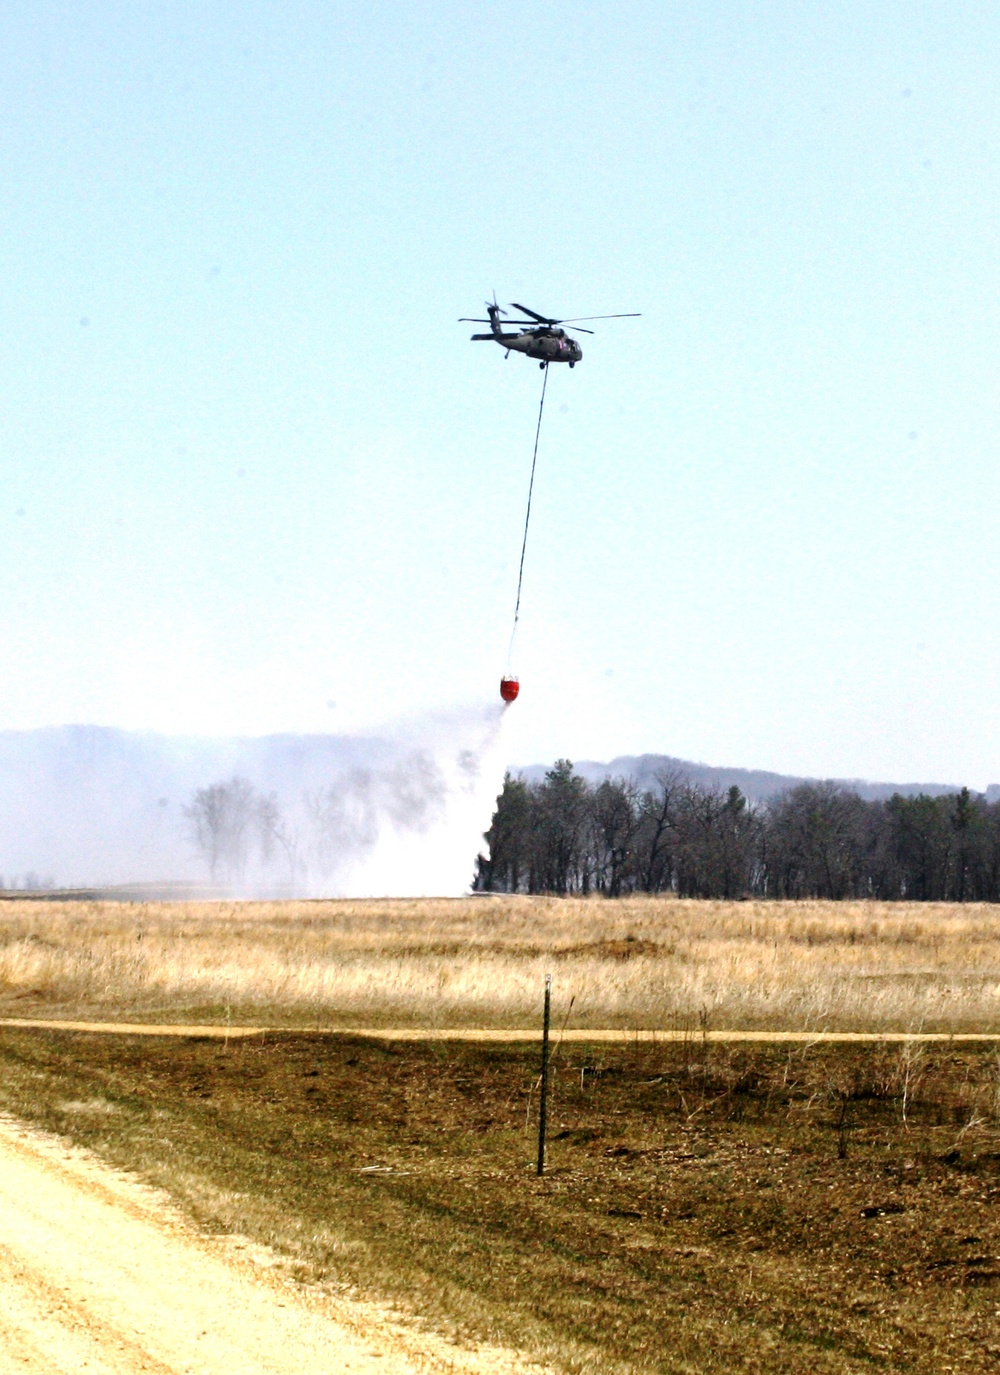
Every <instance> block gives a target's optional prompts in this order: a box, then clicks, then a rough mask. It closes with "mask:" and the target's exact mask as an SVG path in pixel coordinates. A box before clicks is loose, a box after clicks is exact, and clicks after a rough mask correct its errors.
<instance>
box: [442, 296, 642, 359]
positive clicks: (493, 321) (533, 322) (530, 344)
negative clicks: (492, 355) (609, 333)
mask: <svg viewBox="0 0 1000 1375" xmlns="http://www.w3.org/2000/svg"><path fill="white" fill-rule="evenodd" d="M511 306H512V308H513V309H514V310H519V311H521V312H522V314H524V315H529V316H530V317H531V318H530V319H528V320H504V321H503V324H506V325H524V326H526V328H524V329H520V330H519V331H518V332H517V334H505V333H504V331H503V327H502V325H501V321H500V316H501V315H506V314H507V312H506V311H505V310H501V309H500V307H499V306H498V305H497V303H496V301H495V300H494V301H493V304H492V305H491V304H490V302H489V301H487V302H486V313H487V315H488V316H489V319H488V320H476V319H473V318H471V317H470V316H467V315H463V316H462V317H461V319H460V320H459V324H470V325H489V327H490V333H489V334H473V336H472V338H473V339H492V340H493V342H494V343H497V344H499V345H500V347H501V348H503V349H506V350H507V353H508V354H509V353H511V352H512V351H513V352H514V353H526V354H527V355H528V357H529V358H539V359H541V362H540V363H539V364H538V366H539V367H540V368H547V367H548V365H549V364H550V363H568V364H569V365H570V367H571V368H575V367H576V365H577V363H579V361H580V359H581V358H582V357H583V349H582V348H581V347H580V345H579V344H578V343H577V342H576V340H575V339H571V338H570V337H569V335H568V334H567V333H566V331H565V330H564V329H560V328H559V326H560V325H574V324H576V322H577V321H578V320H629V319H633V318H635V317H637V316H638V315H639V314H640V312H639V311H630V312H628V313H627V314H625V315H577V316H575V317H574V318H573V319H572V320H550V319H549V317H548V316H547V315H539V314H538V312H537V310H529V309H528V307H527V306H522V305H518V303H517V301H512V302H511ZM577 330H578V331H579V333H581V334H593V332H594V331H593V330H592V329H580V327H579V325H577Z"/></svg>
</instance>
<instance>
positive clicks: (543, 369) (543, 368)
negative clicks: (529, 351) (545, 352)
mask: <svg viewBox="0 0 1000 1375" xmlns="http://www.w3.org/2000/svg"><path fill="white" fill-rule="evenodd" d="M538 366H539V367H540V368H541V370H542V372H544V371H545V364H544V363H539V365H538Z"/></svg>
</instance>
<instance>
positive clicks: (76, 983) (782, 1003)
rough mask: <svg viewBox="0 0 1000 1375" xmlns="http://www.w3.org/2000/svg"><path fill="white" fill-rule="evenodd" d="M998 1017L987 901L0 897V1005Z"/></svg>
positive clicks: (856, 1025)
mask: <svg viewBox="0 0 1000 1375" xmlns="http://www.w3.org/2000/svg"><path fill="white" fill-rule="evenodd" d="M548 971H551V972H552V973H553V976H554V981H555V989H556V1001H557V1013H558V1017H559V1019H560V1021H561V1019H562V1017H563V1016H564V1015H565V1013H566V1011H567V1009H568V1007H569V1002H570V999H572V1000H573V1006H572V1012H571V1016H570V1023H569V1024H570V1026H572V1027H576V1028H595V1027H607V1028H622V1029H634V1028H664V1029H667V1028H675V1029H676V1028H679V1029H686V1028H693V1029H702V1028H705V1027H709V1028H712V1029H725V1028H731V1029H740V1028H742V1029H759V1028H767V1029H774V1030H788V1029H792V1030H807V1031H820V1030H841V1031H876V1032H877V1031H886V1030H897V1031H917V1030H924V1031H943V1032H970V1031H972V1032H975V1031H1000V908H996V907H992V906H988V905H974V904H966V905H963V906H958V905H937V904H921V903H912V904H909V903H833V902H795V903H793V902H784V903H778V902H772V903H769V902H742V903H724V902H698V901H681V900H677V899H671V898H646V897H640V898H627V899H621V900H619V901H616V902H609V901H607V900H605V899H601V898H597V899H571V900H560V899H555V898H528V897H507V896H496V897H475V898H469V899H455V900H431V899H426V900H414V901H369V902H358V901H319V902H281V903H252V902H248V903H224V902H211V903H208V902H206V903H117V902H48V901H30V900H24V899H21V900H18V899H7V900H5V901H2V902H0V1015H7V1016H50V1017H55V1016H61V1017H73V1018H81V1019H82V1018H92V1019H95V1020H110V1019H112V1018H115V1017H119V1018H125V1019H131V1020H140V1021H157V1020H170V1021H182V1022H204V1021H225V1020H227V1019H228V1020H231V1021H232V1022H234V1023H236V1022H240V1021H242V1022H266V1023H268V1024H272V1025H281V1026H288V1027H294V1026H299V1027H301V1026H307V1025H315V1026H331V1025H333V1026H343V1027H363V1026H372V1027H374V1026H393V1025H395V1026H400V1027H428V1028H433V1027H437V1028H440V1027H476V1026H488V1027H499V1028H515V1027H529V1026H536V1025H537V1022H538V1007H539V998H540V990H541V987H542V982H543V979H544V975H545V973H546V972H548Z"/></svg>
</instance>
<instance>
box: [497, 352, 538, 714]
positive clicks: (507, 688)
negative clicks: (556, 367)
mask: <svg viewBox="0 0 1000 1375" xmlns="http://www.w3.org/2000/svg"><path fill="white" fill-rule="evenodd" d="M548 381H549V370H548V368H543V369H542V399H541V401H539V403H538V424H537V425H536V426H535V448H534V452H533V453H532V455H531V477H530V479H529V481H528V506H527V510H526V511H525V513H524V537H523V539H522V540H521V562H520V563H519V564H518V569H517V600H516V601H515V603H514V624H513V626H512V627H511V632H510V645H509V647H508V649H507V671H506V673H504V676H503V677H502V678H501V679H500V696H501V697H502V698H503V700H504V701H505V702H513V701H514V699H515V698H516V697H517V694H518V693H519V692H520V690H521V684H520V682H519V681H518V678H517V675H516V674H515V673H514V672H513V670H512V668H511V664H512V662H513V658H514V640H515V638H516V636H517V623H518V621H519V620H520V617H521V584H522V583H523V582H524V556H525V553H526V552H527V548H528V526H529V525H530V524H531V496H532V493H533V492H534V490H535V465H536V464H537V463H538V441H539V439H540V437H541V433H542V413H543V412H544V410H545V388H546V387H547V385H548Z"/></svg>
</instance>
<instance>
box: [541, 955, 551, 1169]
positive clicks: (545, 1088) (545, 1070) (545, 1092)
mask: <svg viewBox="0 0 1000 1375" xmlns="http://www.w3.org/2000/svg"><path fill="white" fill-rule="evenodd" d="M551 1007H552V975H551V974H546V976H545V1012H544V1014H543V1017H542V1088H541V1093H540V1095H539V1099H538V1173H539V1174H544V1173H545V1118H546V1113H547V1110H548V1097H549V1013H550V1011H551Z"/></svg>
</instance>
